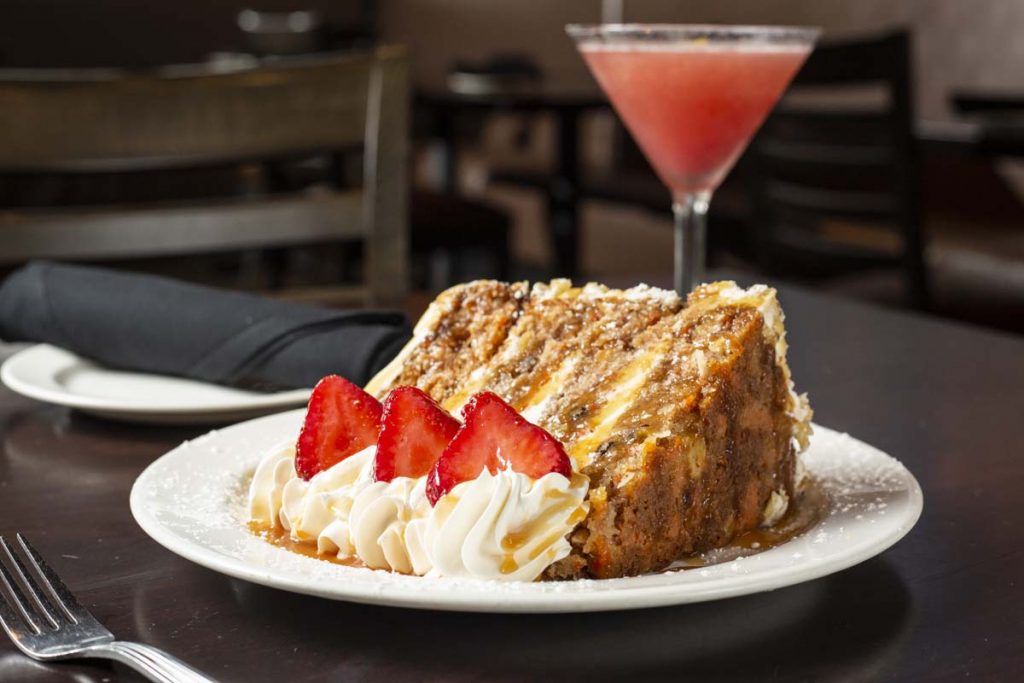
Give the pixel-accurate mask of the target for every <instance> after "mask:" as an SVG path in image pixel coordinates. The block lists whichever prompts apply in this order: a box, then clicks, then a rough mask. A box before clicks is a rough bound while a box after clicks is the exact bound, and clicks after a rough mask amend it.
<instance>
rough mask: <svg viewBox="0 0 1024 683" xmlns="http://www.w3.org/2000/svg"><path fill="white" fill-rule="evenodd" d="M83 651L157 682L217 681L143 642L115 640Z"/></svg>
mask: <svg viewBox="0 0 1024 683" xmlns="http://www.w3.org/2000/svg"><path fill="white" fill-rule="evenodd" d="M83 654H87V655H88V656H90V657H99V658H102V659H112V660H114V661H115V662H120V663H121V664H124V665H126V666H130V667H131V668H133V669H135V670H136V671H138V672H139V673H141V674H142V675H144V676H146V678H149V679H150V680H152V681H157V683H216V681H214V680H213V679H212V678H209V677H207V676H204V675H203V674H201V673H199V672H198V671H196V670H195V669H193V668H192V667H190V666H189V665H188V664H186V663H185V662H183V661H181V660H180V659H178V658H177V657H173V656H171V655H169V654H167V653H166V652H164V651H163V650H158V649H157V648H155V647H152V646H150V645H144V644H143V643H131V642H127V641H122V640H115V641H114V642H112V643H107V644H104V645H98V646H95V647H91V648H89V649H88V650H87V651H86V652H85V653H83Z"/></svg>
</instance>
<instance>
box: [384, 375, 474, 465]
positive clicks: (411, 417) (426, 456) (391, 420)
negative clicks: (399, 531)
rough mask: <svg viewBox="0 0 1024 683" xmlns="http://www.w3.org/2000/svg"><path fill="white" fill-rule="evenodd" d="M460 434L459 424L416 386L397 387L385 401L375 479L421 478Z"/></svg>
mask: <svg viewBox="0 0 1024 683" xmlns="http://www.w3.org/2000/svg"><path fill="white" fill-rule="evenodd" d="M457 431H459V421H458V420H456V419H455V418H454V417H452V416H451V415H449V414H448V413H447V411H445V410H444V409H443V408H441V406H439V405H437V403H435V402H434V399H432V398H430V396H428V395H427V394H425V393H424V392H422V391H420V390H419V389H417V388H416V387H398V388H397V389H394V390H393V391H392V392H391V393H390V394H388V397H387V398H386V399H384V418H383V425H382V426H381V430H380V438H379V439H378V440H377V457H376V460H375V461H374V464H373V476H374V478H375V479H376V480H377V481H391V480H392V479H394V478H395V477H422V476H424V475H425V474H427V473H428V472H430V470H431V468H432V467H433V466H434V463H436V462H437V459H438V458H440V457H441V454H442V453H444V449H445V447H446V446H447V445H448V442H449V441H451V440H452V437H454V436H455V432H457Z"/></svg>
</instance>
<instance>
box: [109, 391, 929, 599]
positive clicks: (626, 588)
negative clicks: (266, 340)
mask: <svg viewBox="0 0 1024 683" xmlns="http://www.w3.org/2000/svg"><path fill="white" fill-rule="evenodd" d="M301 412H302V411H301V409H299V410H291V411H285V412H281V413H275V414H273V415H266V416H263V417H260V418H256V419H252V420H247V421H245V422H240V423H237V424H234V425H231V426H230V427H226V428H224V429H220V430H215V431H216V433H217V435H218V436H221V437H222V438H223V435H225V434H229V435H230V433H231V432H233V431H236V430H244V429H251V428H252V427H251V425H253V423H257V422H263V421H270V420H277V419H281V420H283V419H284V416H286V415H294V416H296V417H297V416H298V414H300V413H301ZM814 426H815V428H816V429H821V430H822V431H823V432H831V433H832V434H837V435H839V434H843V433H842V432H838V431H836V430H832V429H829V428H827V427H823V426H822V425H818V424H815V425H814ZM846 436H848V438H850V439H853V440H854V441H856V442H857V443H858V444H860V446H861V447H866V448H868V449H870V450H871V451H874V452H875V453H876V454H879V455H881V456H883V457H884V458H887V459H888V460H891V461H892V462H893V463H894V464H896V465H897V466H898V467H899V470H900V473H901V476H902V477H903V478H904V480H905V482H906V483H907V487H906V494H907V502H906V508H907V511H906V513H905V516H904V517H901V518H900V519H901V524H900V525H899V526H898V527H896V528H893V529H892V530H890V531H889V532H888V533H884V534H878V535H876V536H873V537H869V538H867V539H861V540H858V542H857V543H855V544H854V545H853V547H852V549H851V550H848V551H846V552H844V553H841V554H832V555H828V556H826V557H825V558H824V559H821V558H818V560H817V561H816V562H814V563H813V564H808V565H807V566H804V567H797V568H795V569H794V568H793V567H792V566H783V567H775V568H769V569H765V570H759V571H758V572H757V573H756V574H748V575H745V576H744V580H743V581H731V580H729V579H728V578H721V579H716V580H713V581H710V582H708V584H709V585H700V584H693V583H690V584H681V583H676V584H672V583H669V584H655V585H629V583H628V582H629V581H630V580H631V579H635V578H637V577H625V578H619V579H604V580H593V579H591V580H585V581H589V582H590V583H591V584H592V583H594V582H600V583H602V584H604V585H605V586H606V587H607V588H606V589H602V590H591V591H587V592H585V593H584V592H580V591H572V590H569V591H557V592H556V591H540V590H538V591H532V592H531V591H529V590H522V591H517V592H500V591H479V592H475V591H465V592H463V591H445V592H444V593H440V594H438V593H435V592H433V591H430V590H429V589H428V590H424V588H425V587H423V586H419V587H415V588H407V587H404V586H402V587H398V586H394V585H391V586H388V589H389V590H388V592H383V591H377V592H374V591H369V590H366V588H365V586H366V584H361V583H353V584H347V583H344V582H324V583H322V584H321V583H317V582H314V581H312V580H311V579H310V578H309V577H302V576H294V575H289V574H288V573H287V572H286V571H283V570H277V571H275V570H273V569H271V568H266V567H259V566H257V565H254V564H252V563H247V562H246V561H244V560H242V559H240V558H231V557H229V556H227V555H225V554H223V553H222V552H218V551H216V550H213V549H210V548H208V547H206V546H204V545H202V544H201V543H199V542H197V541H195V540H192V539H190V538H187V537H185V536H183V535H180V534H178V533H176V532H174V531H173V530H172V529H169V528H167V527H166V526H165V525H164V524H162V523H161V522H160V521H159V520H158V519H157V518H156V515H155V514H153V512H152V511H150V510H149V509H147V507H146V506H145V503H144V500H143V496H144V494H145V491H144V489H145V488H146V486H147V485H148V479H149V478H151V477H155V476H156V474H155V473H156V472H158V471H159V470H160V469H161V468H162V467H166V466H167V462H169V461H171V460H173V459H174V458H176V457H181V456H180V455H179V453H181V452H183V451H185V450H186V449H188V448H189V447H190V446H191V442H184V443H182V444H180V445H179V446H177V447H175V448H173V449H172V450H170V451H168V452H167V453H165V454H164V455H163V456H161V457H160V458H158V459H157V460H155V461H154V462H152V463H150V465H149V466H147V467H146V469H145V470H144V471H143V472H142V473H141V474H140V475H139V476H138V477H137V478H136V480H135V482H134V484H133V485H132V489H131V494H130V497H129V506H130V509H131V513H132V516H133V517H134V519H135V521H136V523H137V524H139V526H140V527H141V528H142V530H143V531H144V532H145V533H146V534H147V535H149V536H150V538H152V539H153V540H154V541H156V542H157V543H158V544H160V545H161V546H163V547H164V548H166V549H167V550H169V551H170V552H172V553H174V554H176V555H178V556H179V557H182V558H184V559H186V560H189V561H190V562H193V563H195V564H198V565H200V566H203V567H205V568H207V569H211V570H213V571H216V572H218V573H221V574H224V575H226V576H228V577H232V578H236V579H242V580H245V581H249V582H252V583H256V584H259V585H263V586H267V587H270V588H275V589H278V590H286V591H289V592H294V593H299V594H303V595H311V596H315V597H320V598H326V599H332V600H341V601H346V602H353V603H362V604H373V605H383V606H391V607H403V608H412V609H431V610H442V611H456V612H484V613H580V612H599V611H600V612H604V611H618V610H628V609H642V608H650V607H667V606H673V605H680V604H688V603H697V602H706V601H710V600H719V599H725V598H731V597H738V596H742V595H749V594H753V593H760V592H765V591H770V590H775V589H778V588H784V587H787V586H792V585H796V584H800V583H804V582H806V581H812V580H814V579H818V578H821V577H823V576H827V575H829V574H833V573H835V572H838V571H842V570H844V569H847V568H849V567H852V566H854V565H856V564H859V563H861V562H864V561H866V560H868V559H870V558H872V557H875V556H876V555H878V554H880V553H882V552H884V551H885V550H887V549H888V548H890V547H892V546H893V545H894V544H895V543H897V542H898V541H899V540H900V539H902V538H903V537H904V536H906V535H907V534H908V533H909V532H910V530H911V529H913V528H914V526H915V525H916V523H917V521H918V520H919V519H920V516H921V514H922V510H923V506H924V495H923V492H922V489H921V486H920V483H919V482H918V481H917V479H916V478H915V477H914V475H913V474H912V473H911V472H910V470H909V469H907V468H906V467H905V466H904V465H903V464H902V463H901V462H900V461H899V460H897V459H896V458H893V457H892V456H891V455H888V454H887V453H885V452H884V451H881V450H880V449H878V448H876V447H874V446H872V445H870V444H867V443H865V442H863V441H860V440H859V439H856V438H855V437H852V436H849V435H846ZM201 438H202V437H200V439H201ZM194 441H195V440H194ZM805 533H808V532H805ZM779 547H784V545H783V546H779ZM284 552H287V551H284ZM309 559H310V560H311V561H317V560H315V559H313V558H309ZM353 570H354V571H360V570H358V569H353ZM362 571H374V570H362ZM780 575H781V576H782V580H778V579H779V576H780ZM408 578H409V579H410V580H414V579H416V578H418V577H408ZM427 581H455V579H443V578H442V579H427ZM457 581H460V582H472V581H476V580H473V579H457ZM611 582H623V583H624V584H625V585H616V586H610V583H611ZM480 583H481V584H486V583H490V582H485V581H480ZM556 583H561V584H562V585H566V584H567V583H569V584H571V582H550V583H547V584H546V585H548V586H553V585H556ZM521 585H524V586H531V585H537V586H540V585H542V584H521Z"/></svg>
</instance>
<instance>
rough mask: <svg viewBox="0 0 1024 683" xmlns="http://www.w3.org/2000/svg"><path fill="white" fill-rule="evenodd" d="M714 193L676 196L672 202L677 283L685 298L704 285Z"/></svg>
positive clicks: (676, 286) (677, 288)
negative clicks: (710, 206)
mask: <svg viewBox="0 0 1024 683" xmlns="http://www.w3.org/2000/svg"><path fill="white" fill-rule="evenodd" d="M710 203H711V193H710V192H707V191H705V192H696V193H693V194H682V195H676V196H675V197H674V199H673V202H672V215H673V218H674V223H675V259H674V271H673V284H674V285H675V289H676V293H677V294H679V296H681V297H683V298H684V299H685V298H686V296H687V295H688V294H689V293H690V292H691V291H692V290H693V288H694V287H696V286H697V285H699V284H702V283H703V282H704V276H705V261H706V259H707V239H706V238H707V213H708V204H710Z"/></svg>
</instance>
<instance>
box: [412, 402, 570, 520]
mask: <svg viewBox="0 0 1024 683" xmlns="http://www.w3.org/2000/svg"><path fill="white" fill-rule="evenodd" d="M462 419H463V420H464V424H463V425H462V427H461V428H459V431H458V433H457V434H456V435H455V438H453V439H452V441H451V443H450V444H448V447H447V448H446V449H445V451H444V453H443V454H442V455H441V458H440V459H439V460H438V461H437V464H436V465H434V469H432V470H431V471H430V476H429V478H428V479H427V498H428V499H429V500H430V503H431V505H433V504H434V503H436V502H437V501H438V500H439V499H440V498H441V496H443V495H444V494H446V493H448V492H449V491H451V490H452V489H453V488H455V486H456V485H457V484H459V483H461V482H464V481H469V480H470V479H476V478H477V477H478V476H480V473H481V472H483V470H484V468H485V467H486V468H487V469H488V471H490V473H491V474H494V473H496V472H497V471H498V470H501V469H511V470H512V471H513V472H521V473H522V474H525V475H527V476H529V477H532V478H533V479H540V478H541V477H543V476H544V475H545V474H549V473H551V472H557V473H558V474H561V475H562V476H564V477H569V476H571V475H572V466H571V465H570V464H569V456H567V455H566V454H565V448H564V447H563V446H562V444H561V443H560V442H559V441H558V439H556V438H555V437H553V436H551V435H550V434H548V433H547V432H546V431H544V430H543V429H541V428H540V427H538V426H537V425H534V424H530V423H529V422H527V421H526V418H524V417H523V416H522V415H520V414H519V413H517V412H516V411H515V409H514V408H513V407H512V406H510V405H509V404H507V403H505V402H504V401H502V400H501V399H500V398H499V397H498V396H497V395H495V394H492V393H491V392H489V391H487V392H484V393H481V394H477V395H476V396H474V397H473V398H472V399H470V401H469V403H467V404H466V407H465V408H463V410H462Z"/></svg>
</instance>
